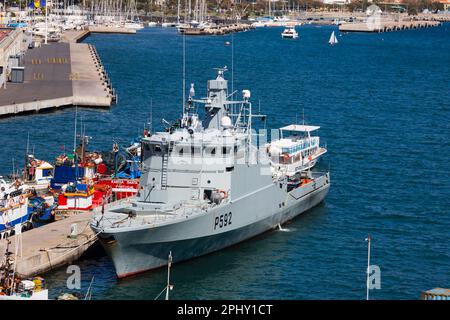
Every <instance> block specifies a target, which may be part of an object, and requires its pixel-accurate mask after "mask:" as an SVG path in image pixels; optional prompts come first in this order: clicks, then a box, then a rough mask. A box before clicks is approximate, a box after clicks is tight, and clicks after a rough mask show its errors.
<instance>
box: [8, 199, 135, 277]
mask: <svg viewBox="0 0 450 320" xmlns="http://www.w3.org/2000/svg"><path fill="white" fill-rule="evenodd" d="M124 201H130V200H122V201H121V202H124ZM117 203H119V202H115V203H114V204H117ZM111 205H113V203H111V204H108V205H105V209H106V208H108V207H109V206H111ZM100 211H101V207H99V208H96V209H94V211H90V212H81V213H79V212H78V213H76V212H72V214H70V213H67V214H66V215H65V216H58V217H57V219H60V220H57V221H55V222H52V223H50V224H48V225H45V226H42V227H40V228H37V229H32V230H29V231H26V232H24V233H22V234H21V235H20V236H18V235H14V236H11V237H9V238H8V239H1V240H0V255H3V254H4V253H5V251H6V246H7V241H8V240H10V241H11V244H10V245H9V251H10V252H12V253H13V255H12V257H13V258H14V257H15V256H16V273H17V275H18V276H19V277H22V278H28V277H32V276H35V275H41V274H43V273H45V272H48V271H51V270H54V269H56V268H59V267H61V266H64V265H68V264H71V263H73V262H74V261H76V260H77V259H79V258H80V257H81V255H82V254H83V253H85V252H86V250H88V249H89V248H90V247H91V246H92V245H93V244H94V243H95V242H96V241H97V235H96V234H95V233H94V232H93V231H92V229H91V228H90V227H89V222H90V220H91V217H92V216H93V214H94V213H97V212H100ZM74 224H75V225H76V230H77V233H76V236H74V237H70V232H71V227H72V225H74ZM20 238H21V242H22V246H21V248H22V250H20V246H18V250H17V252H16V250H15V249H16V242H17V244H18V245H19V244H20V240H19V239H20Z"/></svg>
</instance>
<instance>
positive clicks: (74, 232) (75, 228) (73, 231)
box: [69, 223, 78, 239]
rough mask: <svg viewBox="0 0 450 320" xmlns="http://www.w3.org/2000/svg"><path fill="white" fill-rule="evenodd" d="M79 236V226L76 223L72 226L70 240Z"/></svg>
mask: <svg viewBox="0 0 450 320" xmlns="http://www.w3.org/2000/svg"><path fill="white" fill-rule="evenodd" d="M77 236H78V225H77V224H76V223H72V224H71V225H70V235H69V237H70V238H74V239H75V238H76V237H77Z"/></svg>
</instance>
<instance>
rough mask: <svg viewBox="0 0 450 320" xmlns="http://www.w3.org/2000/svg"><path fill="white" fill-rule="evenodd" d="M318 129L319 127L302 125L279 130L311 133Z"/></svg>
mask: <svg viewBox="0 0 450 320" xmlns="http://www.w3.org/2000/svg"><path fill="white" fill-rule="evenodd" d="M318 129H320V127H319V126H306V125H303V124H290V125H288V126H285V127H282V128H280V130H281V131H297V132H312V131H315V130H318Z"/></svg>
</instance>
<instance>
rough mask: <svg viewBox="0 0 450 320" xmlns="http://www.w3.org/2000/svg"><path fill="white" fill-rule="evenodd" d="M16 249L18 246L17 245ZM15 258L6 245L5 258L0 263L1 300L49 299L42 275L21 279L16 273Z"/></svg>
mask: <svg viewBox="0 0 450 320" xmlns="http://www.w3.org/2000/svg"><path fill="white" fill-rule="evenodd" d="M15 250H16V251H17V250H18V248H17V247H16V249H15ZM14 260H15V258H13V257H12V255H11V252H9V242H8V244H7V245H6V252H5V254H4V258H3V259H2V262H1V263H0V270H2V272H1V273H0V300H48V289H46V288H45V280H44V278H41V277H34V278H31V279H20V278H18V277H17V275H16V273H15V261H14Z"/></svg>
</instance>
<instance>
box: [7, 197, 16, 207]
mask: <svg viewBox="0 0 450 320" xmlns="http://www.w3.org/2000/svg"><path fill="white" fill-rule="evenodd" d="M8 205H9V206H10V207H13V206H14V205H15V202H14V199H13V198H10V199H9V201H8Z"/></svg>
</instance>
